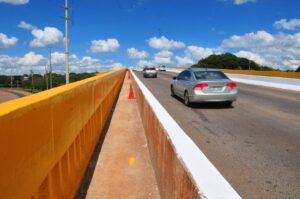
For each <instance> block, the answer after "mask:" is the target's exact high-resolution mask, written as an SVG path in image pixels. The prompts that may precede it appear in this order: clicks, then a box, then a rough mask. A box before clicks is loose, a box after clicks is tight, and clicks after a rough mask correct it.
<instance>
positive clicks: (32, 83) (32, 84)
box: [30, 69, 34, 92]
mask: <svg viewBox="0 0 300 199" xmlns="http://www.w3.org/2000/svg"><path fill="white" fill-rule="evenodd" d="M30 73H31V86H32V88H31V92H33V89H34V82H33V70H32V69H31V70H30Z"/></svg>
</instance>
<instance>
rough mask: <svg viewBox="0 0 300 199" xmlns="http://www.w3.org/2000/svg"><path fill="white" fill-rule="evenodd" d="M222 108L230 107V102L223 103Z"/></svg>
mask: <svg viewBox="0 0 300 199" xmlns="http://www.w3.org/2000/svg"><path fill="white" fill-rule="evenodd" d="M224 106H226V107H231V106H232V102H224Z"/></svg>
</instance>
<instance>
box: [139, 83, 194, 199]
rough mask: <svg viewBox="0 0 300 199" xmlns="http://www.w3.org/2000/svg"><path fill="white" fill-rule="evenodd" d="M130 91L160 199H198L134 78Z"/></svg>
mask: <svg viewBox="0 0 300 199" xmlns="http://www.w3.org/2000/svg"><path fill="white" fill-rule="evenodd" d="M133 87H134V92H135V95H136V98H137V103H138V107H139V111H140V115H141V118H142V122H143V126H144V129H145V133H146V137H147V143H148V147H149V152H150V157H151V161H152V165H153V169H154V172H155V175H156V181H157V185H158V188H159V191H160V196H161V198H184V199H198V198H200V196H199V190H198V188H197V186H196V184H195V182H194V181H193V179H192V177H191V175H190V174H189V172H188V171H187V170H186V168H185V167H184V166H183V164H182V161H181V160H180V159H179V158H178V156H177V155H176V152H175V150H176V149H175V148H174V146H173V144H172V141H171V140H170V138H169V137H168V136H167V133H166V129H164V127H163V126H162V124H161V123H160V121H159V119H158V118H157V116H156V115H155V113H154V111H153V108H152V107H151V105H150V104H149V103H148V101H147V100H146V97H145V95H144V94H143V92H142V90H141V88H140V87H139V86H138V84H137V82H136V81H135V80H134V78H133Z"/></svg>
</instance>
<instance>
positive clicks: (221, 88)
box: [209, 87, 223, 92]
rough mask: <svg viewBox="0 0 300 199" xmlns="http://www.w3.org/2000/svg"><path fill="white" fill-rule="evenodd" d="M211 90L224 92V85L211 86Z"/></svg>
mask: <svg viewBox="0 0 300 199" xmlns="http://www.w3.org/2000/svg"><path fill="white" fill-rule="evenodd" d="M209 91H211V92H222V91H223V87H210V88H209Z"/></svg>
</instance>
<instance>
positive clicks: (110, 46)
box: [89, 39, 120, 53]
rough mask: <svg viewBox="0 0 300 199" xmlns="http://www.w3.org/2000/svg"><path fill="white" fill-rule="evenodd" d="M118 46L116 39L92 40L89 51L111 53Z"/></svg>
mask: <svg viewBox="0 0 300 199" xmlns="http://www.w3.org/2000/svg"><path fill="white" fill-rule="evenodd" d="M119 48H120V44H119V41H118V40H117V39H107V40H93V41H91V47H90V50H89V52H91V53H113V52H116V51H118V50H119Z"/></svg>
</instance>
